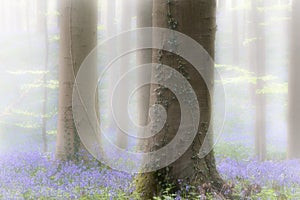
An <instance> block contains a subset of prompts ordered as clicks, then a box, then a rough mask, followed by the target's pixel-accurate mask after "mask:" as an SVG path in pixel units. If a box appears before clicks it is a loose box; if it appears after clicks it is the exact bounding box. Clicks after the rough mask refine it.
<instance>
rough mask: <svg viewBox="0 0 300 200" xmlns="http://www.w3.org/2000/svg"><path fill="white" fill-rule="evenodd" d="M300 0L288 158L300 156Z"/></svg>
mask: <svg viewBox="0 0 300 200" xmlns="http://www.w3.org/2000/svg"><path fill="white" fill-rule="evenodd" d="M299 10H300V1H293V11H292V22H291V29H290V30H291V37H292V39H291V43H290V45H291V64H290V69H289V96H288V97H289V108H288V111H289V116H288V119H289V126H288V158H290V159H294V158H300V145H299V141H300V134H299V131H300V104H299V102H300V89H299V74H300V57H299V55H298V52H299V50H300V41H299V34H300V27H299V23H300V13H299Z"/></svg>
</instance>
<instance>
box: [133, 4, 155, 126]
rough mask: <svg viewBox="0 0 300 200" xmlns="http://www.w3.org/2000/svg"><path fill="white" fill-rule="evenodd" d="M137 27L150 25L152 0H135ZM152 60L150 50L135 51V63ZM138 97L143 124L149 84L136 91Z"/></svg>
mask: <svg viewBox="0 0 300 200" xmlns="http://www.w3.org/2000/svg"><path fill="white" fill-rule="evenodd" d="M136 3H137V28H143V27H152V8H153V0H144V1H140V0H137V2H136ZM151 62H152V50H151V49H142V50H139V51H138V52H137V65H142V64H147V63H151ZM137 78H138V79H141V80H149V79H150V78H151V75H150V74H144V73H143V74H137ZM137 97H138V101H137V102H138V105H137V112H138V120H139V124H140V125H142V126H145V125H146V124H147V122H148V111H149V103H150V102H149V100H150V85H145V86H143V87H142V88H140V89H139V90H138V91H137Z"/></svg>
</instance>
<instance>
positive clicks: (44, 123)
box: [40, 0, 49, 152]
mask: <svg viewBox="0 0 300 200" xmlns="http://www.w3.org/2000/svg"><path fill="white" fill-rule="evenodd" d="M43 2H44V3H42V4H40V5H41V6H43V7H40V11H41V12H42V13H44V14H43V15H42V16H41V17H43V25H44V28H42V29H41V31H44V37H45V67H44V71H45V74H44V77H43V83H44V97H43V100H44V101H43V111H42V113H43V114H42V118H43V120H42V137H43V151H44V152H47V151H48V144H47V143H48V141H47V117H46V115H47V99H48V90H47V71H48V53H49V52H48V49H49V42H48V28H47V25H48V24H47V15H46V12H47V1H46V0H43Z"/></svg>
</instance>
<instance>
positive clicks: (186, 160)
mask: <svg viewBox="0 0 300 200" xmlns="http://www.w3.org/2000/svg"><path fill="white" fill-rule="evenodd" d="M169 5H170V6H169ZM169 5H168V1H166V0H156V1H154V4H153V26H154V27H164V28H169V27H170V26H169V25H170V24H169V22H170V17H168V15H167V14H168V10H170V13H171V15H172V17H173V22H175V21H176V22H177V24H178V25H177V26H176V25H175V27H176V30H177V31H180V32H182V33H184V34H186V35H188V36H190V37H192V38H193V39H194V40H196V41H197V42H199V43H200V44H201V45H202V46H203V47H204V48H205V49H206V51H207V52H208V53H209V54H210V55H211V57H212V58H213V57H214V43H215V31H216V24H215V23H216V19H215V10H216V2H215V0H212V1H199V0H177V1H171V3H170V4H169ZM171 21H172V20H171ZM173 29H174V27H173ZM179 45H180V44H179ZM158 55H159V54H158V51H157V50H153V62H157V61H158ZM161 58H162V60H161V62H162V63H163V64H165V65H168V66H171V67H173V68H174V69H176V70H178V66H179V62H178V60H182V59H180V58H179V57H178V56H176V55H174V54H171V53H167V52H163V54H162V57H161ZM182 62H183V63H185V64H184V68H185V73H186V74H185V75H186V76H188V77H189V78H190V79H189V82H190V84H191V86H192V87H193V89H194V91H195V93H196V95H197V98H198V102H199V107H200V112H201V118H200V124H199V134H197V136H196V138H195V140H194V142H193V145H191V147H189V149H188V150H187V151H186V152H185V153H184V155H182V156H181V157H180V158H179V159H178V160H177V161H175V162H174V163H172V164H171V165H169V166H168V167H166V168H163V169H161V170H159V171H156V172H151V173H145V174H140V175H139V176H138V178H137V191H138V192H139V193H142V194H143V196H142V198H143V199H151V198H152V196H153V195H161V192H162V190H164V189H166V188H167V187H169V184H172V185H174V187H175V188H174V190H175V191H176V190H178V189H179V184H178V180H181V181H182V182H183V183H184V184H188V185H194V186H196V187H198V186H201V185H202V184H204V183H207V184H211V185H212V187H213V188H214V189H216V190H219V189H220V188H221V187H222V184H223V182H222V180H221V178H220V176H219V174H218V172H217V170H216V166H215V159H214V154H213V152H210V153H209V154H208V155H207V156H206V157H204V158H203V159H200V158H198V156H197V154H198V153H199V150H200V147H201V144H202V142H203V140H204V137H205V135H206V133H207V128H208V125H209V123H210V116H211V99H210V96H209V92H208V88H207V86H206V84H205V82H204V80H203V79H202V77H201V75H200V74H199V73H198V72H197V71H196V70H195V69H194V68H193V67H192V66H191V65H190V64H188V63H187V62H184V61H183V60H182ZM153 77H155V71H154V72H153ZM211 77H213V75H211ZM152 89H153V90H152ZM152 89H151V92H150V94H152V93H153V92H154V90H155V89H156V88H152ZM172 97H173V94H172V93H171V92H170V91H166V92H164V93H163V95H162V96H160V97H159V98H163V99H165V100H167V101H168V99H172ZM157 101H158V98H157V95H152V96H151V99H150V104H154V103H155V102H157ZM167 103H168V105H167V106H165V108H166V110H167V114H168V118H167V122H166V124H168V126H165V127H164V128H163V130H162V131H161V132H160V133H158V135H157V137H155V138H154V143H159V144H160V147H161V146H163V145H164V144H166V143H167V142H169V141H170V140H171V139H172V138H173V137H174V136H175V134H176V132H177V129H178V126H179V124H180V105H179V103H178V101H177V100H172V101H168V102H167ZM200 133H201V134H200ZM162 138H164V139H165V140H166V141H165V142H164V141H163V140H162ZM153 148H154V147H153V146H151V147H150V149H152V150H153Z"/></svg>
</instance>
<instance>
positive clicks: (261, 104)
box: [252, 1, 267, 160]
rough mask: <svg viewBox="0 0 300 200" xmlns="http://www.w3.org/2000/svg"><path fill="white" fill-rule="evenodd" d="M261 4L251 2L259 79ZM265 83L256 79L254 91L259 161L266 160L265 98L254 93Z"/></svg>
mask: <svg viewBox="0 0 300 200" xmlns="http://www.w3.org/2000/svg"><path fill="white" fill-rule="evenodd" d="M259 6H263V4H262V3H261V4H258V1H253V9H254V20H253V21H254V25H255V29H254V30H255V36H256V38H257V40H256V42H255V49H254V51H253V54H254V57H253V59H252V62H253V69H254V72H255V74H256V77H258V78H261V77H263V76H265V74H266V72H265V70H266V69H265V68H266V67H265V33H264V30H265V28H264V26H263V25H262V24H263V22H264V19H265V18H264V11H259V10H258V7H259ZM264 85H265V83H264V81H263V80H262V79H257V81H256V87H255V89H254V95H255V153H256V156H257V157H258V159H259V160H265V159H266V154H267V150H266V97H265V94H258V93H257V92H256V91H257V90H259V89H262V88H263V87H264Z"/></svg>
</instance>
